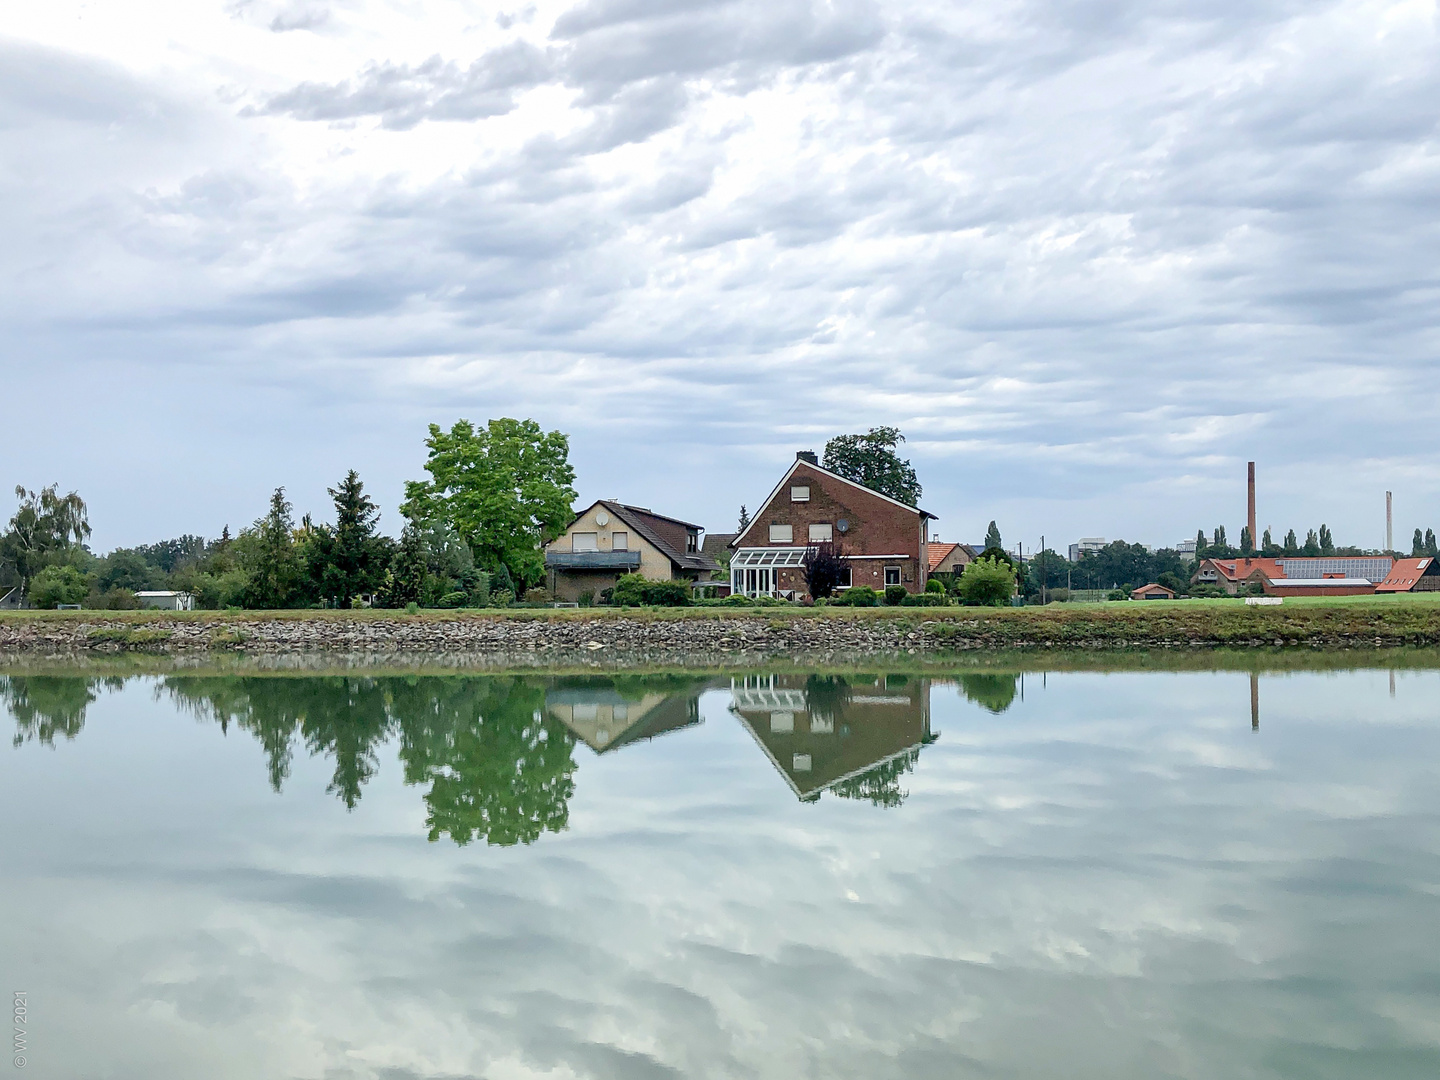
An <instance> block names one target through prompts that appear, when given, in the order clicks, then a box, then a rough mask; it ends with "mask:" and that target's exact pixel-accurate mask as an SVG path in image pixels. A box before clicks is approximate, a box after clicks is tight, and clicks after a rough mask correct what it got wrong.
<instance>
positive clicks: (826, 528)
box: [809, 521, 835, 544]
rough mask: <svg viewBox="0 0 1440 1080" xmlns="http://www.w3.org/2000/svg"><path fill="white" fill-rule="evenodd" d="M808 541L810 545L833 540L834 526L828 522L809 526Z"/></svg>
mask: <svg viewBox="0 0 1440 1080" xmlns="http://www.w3.org/2000/svg"><path fill="white" fill-rule="evenodd" d="M809 539H810V543H812V544H823V543H828V542H830V541H833V540H834V539H835V526H834V525H831V524H830V523H829V522H828V521H819V522H816V523H815V524H813V525H811V526H810V529H809Z"/></svg>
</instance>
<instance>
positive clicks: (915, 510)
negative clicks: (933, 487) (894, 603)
mask: <svg viewBox="0 0 1440 1080" xmlns="http://www.w3.org/2000/svg"><path fill="white" fill-rule="evenodd" d="M801 465H805V466H807V467H809V468H811V469H814V470H815V471H816V472H818V473H819V474H820V475H821V476H828V477H830V478H831V479H834V480H839V481H840V483H842V484H849V485H850V486H851V487H853V488H855V489H856V490H857V491H863V492H865V493H866V494H867V495H873V496H875V498H877V499H882V500H884V501H885V502H888V503H890V504H891V505H893V506H898V507H900V509H902V510H909V511H910V513H912V514H916V515H918V516H919V517H920V518H921V519H922V520H923V519H926V518H928V519H929V520H931V521H939V520H940V519H939V518H937V517H936V516H935V515H934V514H932V513H930V512H929V511H928V510H921V509H920V508H919V507H918V506H911V505H910V504H909V503H903V502H901V501H900V500H899V499H892V498H891V497H890V496H889V495H886V494H884V493H883V492H879V491H876V490H875V489H874V488H868V487H866V486H865V485H864V484H861V483H857V482H856V481H854V480H851V479H850V478H849V477H846V476H841V475H840V474H839V473H835V472H831V471H830V470H829V469H822V468H821V467H820V466H819V465H816V464H815V463H814V462H813V461H806V460H805V459H803V458H796V459H795V460H794V461H792V462H791V463H790V468H788V469H786V470H785V475H784V476H782V477H780V482H779V483H778V484H776V485H775V487H774V488H773V489H772V490H771V492H770V494H769V495H766V496H765V499H764V501H763V502H761V503H760V509H761V510H763V509H764V508H765V507H767V506H769V505H770V502H771V500H773V499H774V498H775V496H776V495H778V494H780V489H781V488H783V487H784V486H785V484H786V482H787V481H788V480H789V479H790V477H791V476H793V475H794V474H795V470H796V469H798V468H799V467H800V466H801ZM756 514H757V516H756V517H754V518H752V519H751V520H750V524H749V525H747V526H745V528H744V529H743V530H741V531H740V532H739V533H738V534H736V536H735V539H734V540H731V541H730V546H731V547H737V546H739V544H740V541H741V540H743V539H745V537H747V536H749V535H750V530H751V529H753V528H755V526H756V525H757V524H758V523H759V516H758V514H759V511H756Z"/></svg>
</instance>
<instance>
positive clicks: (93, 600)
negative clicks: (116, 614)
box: [87, 589, 140, 611]
mask: <svg viewBox="0 0 1440 1080" xmlns="http://www.w3.org/2000/svg"><path fill="white" fill-rule="evenodd" d="M87 603H88V604H89V606H90V607H93V608H100V609H102V610H104V611H136V610H138V609H139V607H140V599H139V597H137V596H136V595H135V594H134V593H133V592H131V591H130V590H129V589H107V590H106V591H105V592H103V593H100V594H98V595H92V596H91V597H90V599H89V600H88V601H87Z"/></svg>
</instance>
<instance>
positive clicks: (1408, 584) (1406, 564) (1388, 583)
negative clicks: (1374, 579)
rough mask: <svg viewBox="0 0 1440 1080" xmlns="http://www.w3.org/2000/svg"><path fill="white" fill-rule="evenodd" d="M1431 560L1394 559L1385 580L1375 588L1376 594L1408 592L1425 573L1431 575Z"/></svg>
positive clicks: (1433, 568) (1432, 567)
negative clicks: (1393, 563) (1428, 572)
mask: <svg viewBox="0 0 1440 1080" xmlns="http://www.w3.org/2000/svg"><path fill="white" fill-rule="evenodd" d="M1434 562H1435V560H1434V559H1433V558H1428V557H1427V558H1424V559H1396V560H1395V565H1394V566H1392V567H1391V568H1390V573H1389V574H1388V575H1387V576H1386V578H1385V580H1384V581H1382V582H1380V584H1379V585H1376V586H1375V591H1376V592H1409V591H1410V590H1411V589H1413V588H1414V587H1415V584H1416V582H1418V581H1419V580H1420V579H1421V578H1422V577H1425V576H1426V571H1427V570H1428V571H1430V572H1431V573H1433V572H1434V571H1435V569H1440V568H1436V567H1434V566H1433V565H1432V564H1433V563H1434Z"/></svg>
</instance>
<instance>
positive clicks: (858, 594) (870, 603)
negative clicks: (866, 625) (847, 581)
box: [834, 585, 880, 607]
mask: <svg viewBox="0 0 1440 1080" xmlns="http://www.w3.org/2000/svg"><path fill="white" fill-rule="evenodd" d="M834 603H836V604H839V605H841V606H844V607H875V606H876V605H877V604H879V603H880V596H879V594H878V593H876V591H875V590H874V589H872V588H871V587H870V586H869V585H856V586H855V587H854V588H853V589H846V590H845V591H844V592H843V593H841V594H840V595H839V596H838V597H837V598H836V599H835V600H834Z"/></svg>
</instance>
